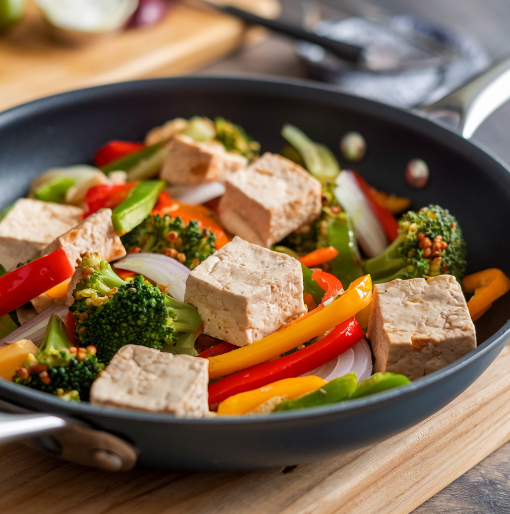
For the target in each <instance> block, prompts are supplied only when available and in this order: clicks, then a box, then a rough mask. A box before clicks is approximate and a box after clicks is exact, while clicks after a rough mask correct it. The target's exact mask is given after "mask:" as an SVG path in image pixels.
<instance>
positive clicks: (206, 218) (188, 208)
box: [152, 192, 230, 250]
mask: <svg viewBox="0 0 510 514" xmlns="http://www.w3.org/2000/svg"><path fill="white" fill-rule="evenodd" d="M152 214H159V215H160V216H164V215H165V214H169V215H170V216H172V217H177V216H180V217H181V218H182V220H183V221H184V222H185V223H189V222H190V221H192V220H194V221H198V225H199V226H200V228H207V229H209V230H210V231H211V232H214V234H215V236H216V243H215V246H216V250H219V249H220V248H221V247H222V246H225V245H226V244H227V243H228V242H229V241H230V239H229V238H228V237H227V235H226V234H225V232H224V231H223V228H221V226H220V225H219V223H217V222H216V221H215V219H214V213H213V212H212V211H211V210H209V209H208V208H207V207H204V206H203V205H187V204H185V203H180V202H176V201H174V200H172V198H171V197H170V195H169V194H168V193H166V192H163V193H161V194H160V196H159V200H158V203H157V204H156V207H154V209H153V210H152Z"/></svg>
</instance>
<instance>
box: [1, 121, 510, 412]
mask: <svg viewBox="0 0 510 514" xmlns="http://www.w3.org/2000/svg"><path fill="white" fill-rule="evenodd" d="M282 136H283V138H284V140H285V144H284V145H283V146H282V150H281V155H277V154H273V153H267V152H266V153H261V148H260V145H259V144H258V143H257V142H256V141H255V140H253V139H252V138H251V137H250V136H249V135H248V134H247V133H246V132H245V131H244V130H243V129H242V128H241V127H239V126H238V125H236V124H234V123H232V122H230V121H227V120H225V119H223V118H216V119H214V120H210V119H208V118H204V117H194V118H191V119H189V120H186V119H182V118H177V119H174V120H171V121H168V122H167V123H165V124H164V125H162V126H160V127H156V128H154V129H153V130H151V131H150V132H149V133H148V134H147V136H146V139H145V141H144V142H143V143H142V142H126V141H111V142H108V143H106V144H105V146H104V147H102V148H100V149H99V150H98V151H97V153H96V155H95V156H94V164H95V165H94V166H92V165H75V166H70V167H66V168H55V169H51V170H48V171H46V172H45V173H43V174H42V175H40V176H39V177H38V178H37V179H36V180H35V181H34V182H33V184H32V186H31V189H30V192H29V194H28V197H27V198H21V199H19V200H17V201H16V202H15V203H14V204H13V205H11V206H9V207H8V208H6V209H4V211H2V212H1V213H0V263H1V265H2V266H1V267H0V339H1V340H0V377H2V378H3V379H5V380H8V381H13V382H15V383H16V384H19V387H22V386H24V387H28V388H31V389H35V390H38V391H42V392H44V393H46V394H51V395H55V396H56V397H58V398H60V399H61V400H65V401H81V402H90V403H92V404H95V405H99V406H108V407H111V408H122V409H135V410H140V411H146V412H155V413H168V414H172V415H175V416H182V417H193V418H202V417H212V416H225V415H257V414H272V413H278V412H284V411H294V410H300V409H308V408H312V407H320V406H324V405H331V404H336V403H339V402H350V401H353V400H355V399H357V398H361V397H365V396H368V395H374V394H376V393H379V392H382V391H386V390H389V389H392V388H396V387H400V386H405V385H406V384H409V383H410V382H411V381H413V380H417V379H419V378H420V377H423V376H424V375H427V374H429V373H432V372H434V371H436V370H439V369H441V368H443V367H444V366H446V365H448V364H450V363H452V362H453V361H455V360H456V359H459V358H461V357H463V356H464V355H466V354H467V353H469V352H470V351H472V350H474V349H475V348H476V345H477V342H476V331H475V325H474V321H476V320H477V319H479V318H480V317H481V316H482V315H484V313H485V312H486V311H487V310H488V309H489V308H490V307H491V305H492V303H493V302H494V301H496V300H497V299H498V298H499V297H500V296H502V295H504V294H505V293H506V292H507V291H508V290H509V289H510V279H509V278H508V277H507V276H506V275H505V274H504V273H503V272H502V271H501V270H498V269H487V270H481V271H479V272H477V273H474V274H472V275H469V276H465V272H466V266H467V261H466V259H467V249H466V243H465V241H464V238H463V235H462V228H461V226H460V224H459V221H458V220H457V219H456V218H455V213H453V212H449V211H448V210H447V208H446V207H447V206H439V205H434V204H433V205H419V206H412V205H411V202H410V201H409V200H408V199H406V198H399V197H397V196H395V195H392V194H391V193H388V192H382V191H377V190H376V189H374V188H373V187H372V186H371V185H370V184H368V183H367V181H366V180H365V179H364V178H363V177H362V176H361V175H360V174H359V173H357V172H355V171H349V170H342V169H341V168H340V166H339V164H338V162H337V160H336V158H335V156H334V154H333V153H332V151H331V150H330V149H329V148H327V147H326V146H324V145H322V144H320V143H317V142H314V141H312V140H311V139H310V138H309V137H308V136H307V135H306V134H305V133H304V132H302V130H301V129H299V128H297V127H294V126H291V125H286V126H284V127H283V130H282ZM354 140H356V139H354ZM356 141H358V140H356ZM283 142H284V141H283V140H282V143H283ZM344 143H345V141H343V142H342V145H343V144H344ZM342 148H343V146H342ZM353 157H354V156H353ZM91 158H92V156H91ZM353 160H354V158H353ZM427 173H428V171H427ZM407 175H409V176H410V177H411V179H412V177H413V173H412V170H411V171H409V170H408V173H407ZM416 176H417V175H416V174H415V178H416ZM427 176H428V175H427ZM418 178H419V184H418V187H421V186H422V185H423V184H424V182H423V176H420V177H418ZM466 299H468V301H466Z"/></svg>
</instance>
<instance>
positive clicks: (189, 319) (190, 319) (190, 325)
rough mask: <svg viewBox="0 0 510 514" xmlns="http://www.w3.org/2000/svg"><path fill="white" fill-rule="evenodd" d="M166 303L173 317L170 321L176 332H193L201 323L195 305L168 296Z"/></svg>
mask: <svg viewBox="0 0 510 514" xmlns="http://www.w3.org/2000/svg"><path fill="white" fill-rule="evenodd" d="M166 305H167V307H168V309H169V311H170V312H172V311H173V313H174V314H175V317H174V318H173V320H172V321H171V322H170V323H171V326H172V327H173V328H174V330H175V331H176V332H195V331H196V330H198V327H200V325H201V324H202V320H201V319H200V316H199V315H198V312H197V309H196V307H193V305H190V304H188V303H183V302H180V301H179V300H176V299H175V298H171V297H170V296H167V297H166Z"/></svg>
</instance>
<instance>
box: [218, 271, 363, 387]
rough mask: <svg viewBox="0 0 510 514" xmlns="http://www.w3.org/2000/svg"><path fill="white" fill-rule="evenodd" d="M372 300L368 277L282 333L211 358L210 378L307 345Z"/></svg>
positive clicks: (276, 333) (222, 375) (292, 324)
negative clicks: (307, 342) (304, 344)
mask: <svg viewBox="0 0 510 514" xmlns="http://www.w3.org/2000/svg"><path fill="white" fill-rule="evenodd" d="M371 301H372V280H371V278H370V275H365V276H364V277H361V278H359V279H357V280H355V281H354V282H353V283H352V284H351V285H350V286H349V289H347V291H345V293H344V294H343V295H342V296H341V297H340V298H338V299H337V300H335V301H333V302H332V303H330V304H329V305H328V306H327V307H322V306H320V307H318V308H317V309H315V310H313V311H311V312H309V313H308V314H305V315H304V316H302V317H301V318H298V319H297V320H295V321H294V322H292V323H290V324H288V325H286V326H284V327H282V328H281V329H280V330H278V331H276V332H274V333H272V334H270V335H268V336H266V337H264V338H263V339H260V340H259V341H256V342H255V343H252V344H250V345H248V346H243V347H241V348H239V349H237V350H233V351H232V352H228V353H225V354H223V355H218V356H216V357H210V358H209V378H219V377H224V376H225V375H230V374H231V373H235V372H236V371H239V370H241V369H246V368H249V367H251V366H255V365H256V364H260V363H261V362H266V361H268V360H270V359H272V358H273V357H276V356H278V355H281V354H282V353H285V352H288V351H289V350H292V349H293V348H296V347H297V346H299V345H301V344H303V343H306V341H309V340H310V339H312V338H313V337H317V336H318V335H320V334H324V333H325V332H327V331H328V330H331V329H332V328H333V327H336V326H337V325H339V324H340V323H343V322H344V321H345V320H347V319H349V318H351V317H352V316H354V315H355V314H357V313H358V312H359V311H360V310H361V309H363V307H365V306H366V305H368V304H369V303H370V302H371Z"/></svg>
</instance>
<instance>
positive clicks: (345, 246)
mask: <svg viewBox="0 0 510 514" xmlns="http://www.w3.org/2000/svg"><path fill="white" fill-rule="evenodd" d="M344 214H345V213H344ZM325 222H326V227H327V229H326V237H327V242H328V244H330V245H331V246H333V247H334V248H335V249H336V250H337V251H338V255H337V256H336V257H335V258H334V259H333V260H331V261H330V262H329V265H330V266H331V273H332V274H333V275H335V277H338V278H339V279H340V280H341V281H342V282H343V283H345V284H350V283H351V282H354V281H355V280H356V279H358V278H359V277H361V276H363V266H362V264H361V258H360V255H359V250H358V244H357V242H356V238H355V236H354V230H353V228H352V222H351V218H350V216H348V215H345V217H344V216H340V215H337V216H334V217H328V218H326V220H325Z"/></svg>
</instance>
